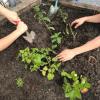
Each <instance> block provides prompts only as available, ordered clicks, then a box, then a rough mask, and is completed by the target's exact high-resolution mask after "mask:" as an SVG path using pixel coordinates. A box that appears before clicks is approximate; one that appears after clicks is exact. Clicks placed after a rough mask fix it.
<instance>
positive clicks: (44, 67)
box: [19, 48, 60, 80]
mask: <svg viewBox="0 0 100 100" xmlns="http://www.w3.org/2000/svg"><path fill="white" fill-rule="evenodd" d="M50 54H53V55H54V54H55V52H54V51H53V50H51V49H50V48H40V49H38V48H32V49H29V48H26V49H24V50H20V52H19V57H20V58H21V61H22V62H24V63H25V64H26V65H27V67H29V69H30V70H31V72H33V71H37V70H40V71H41V72H42V75H43V76H46V75H47V78H48V80H52V79H53V78H54V74H55V72H56V70H58V68H59V67H60V63H59V62H58V61H57V60H56V59H55V58H53V57H52V56H51V55H50Z"/></svg>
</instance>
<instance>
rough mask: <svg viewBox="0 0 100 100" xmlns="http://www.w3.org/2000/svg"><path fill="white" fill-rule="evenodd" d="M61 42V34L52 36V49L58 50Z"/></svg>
mask: <svg viewBox="0 0 100 100" xmlns="http://www.w3.org/2000/svg"><path fill="white" fill-rule="evenodd" d="M61 40H62V36H61V32H58V33H54V34H52V36H51V42H52V49H56V48H58V46H59V45H60V44H61Z"/></svg>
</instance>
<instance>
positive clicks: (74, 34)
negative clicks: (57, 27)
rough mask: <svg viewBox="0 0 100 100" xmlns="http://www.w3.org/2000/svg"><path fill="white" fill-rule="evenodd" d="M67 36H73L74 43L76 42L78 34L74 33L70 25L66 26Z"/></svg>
mask: <svg viewBox="0 0 100 100" xmlns="http://www.w3.org/2000/svg"><path fill="white" fill-rule="evenodd" d="M66 34H67V35H72V36H73V41H75V40H76V35H77V32H74V31H73V29H72V27H71V25H70V24H66Z"/></svg>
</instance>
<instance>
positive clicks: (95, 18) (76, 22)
mask: <svg viewBox="0 0 100 100" xmlns="http://www.w3.org/2000/svg"><path fill="white" fill-rule="evenodd" d="M85 22H91V23H100V14H97V15H93V16H86V17H82V18H79V19H76V20H74V21H73V22H72V23H71V26H74V27H75V28H78V27H79V26H81V25H82V24H84V23H85Z"/></svg>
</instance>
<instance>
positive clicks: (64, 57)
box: [57, 36, 100, 62]
mask: <svg viewBox="0 0 100 100" xmlns="http://www.w3.org/2000/svg"><path fill="white" fill-rule="evenodd" d="M98 47H100V36H98V37H96V38H95V39H93V40H91V41H89V42H87V43H86V44H84V45H83V46H80V47H77V48H74V49H65V50H64V51H62V52H61V53H60V54H58V55H57V58H58V59H59V60H60V61H62V62H65V61H68V60H71V59H72V58H74V57H75V56H76V55H79V54H81V53H84V52H87V51H90V50H93V49H95V48H98Z"/></svg>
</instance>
